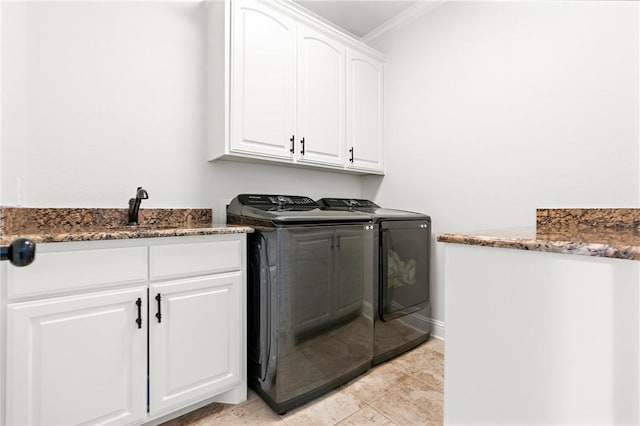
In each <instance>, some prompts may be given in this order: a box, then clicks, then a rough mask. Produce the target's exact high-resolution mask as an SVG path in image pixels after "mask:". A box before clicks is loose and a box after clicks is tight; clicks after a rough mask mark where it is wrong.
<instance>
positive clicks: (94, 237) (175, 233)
mask: <svg viewBox="0 0 640 426" xmlns="http://www.w3.org/2000/svg"><path fill="white" fill-rule="evenodd" d="M253 232H254V229H253V228H251V227H249V226H232V225H230V226H212V227H210V228H170V229H137V230H131V231H129V230H126V231H125V230H109V229H105V230H100V231H87V232H61V233H45V232H43V233H37V234H35V233H34V234H19V233H16V234H6V235H1V236H0V244H3V245H4V244H10V243H11V242H12V241H13V240H15V239H16V238H29V239H30V240H32V241H33V242H35V243H36V244H41V243H63V242H77V241H108V240H128V239H140V238H167V237H191V236H204V235H224V234H250V233H253Z"/></svg>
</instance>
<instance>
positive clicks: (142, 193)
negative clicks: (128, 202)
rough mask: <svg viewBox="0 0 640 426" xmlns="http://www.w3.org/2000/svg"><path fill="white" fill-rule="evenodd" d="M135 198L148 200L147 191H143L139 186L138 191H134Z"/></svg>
mask: <svg viewBox="0 0 640 426" xmlns="http://www.w3.org/2000/svg"><path fill="white" fill-rule="evenodd" d="M136 198H138V199H140V200H147V199H149V194H148V193H147V191H146V190H145V189H143V188H142V187H141V186H139V187H138V189H137V190H136Z"/></svg>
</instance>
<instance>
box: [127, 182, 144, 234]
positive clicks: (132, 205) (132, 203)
mask: <svg viewBox="0 0 640 426" xmlns="http://www.w3.org/2000/svg"><path fill="white" fill-rule="evenodd" d="M148 198H149V194H147V191H146V190H144V189H142V187H141V186H139V187H138V189H137V190H136V198H132V199H130V200H129V225H138V212H139V211H140V203H141V202H142V200H146V199H148Z"/></svg>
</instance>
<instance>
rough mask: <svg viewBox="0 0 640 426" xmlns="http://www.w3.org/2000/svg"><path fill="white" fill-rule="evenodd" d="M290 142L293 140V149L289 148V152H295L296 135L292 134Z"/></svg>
mask: <svg viewBox="0 0 640 426" xmlns="http://www.w3.org/2000/svg"><path fill="white" fill-rule="evenodd" d="M289 142H291V149H289V152H290V153H292V154H293V153H294V152H296V135H291V139H289Z"/></svg>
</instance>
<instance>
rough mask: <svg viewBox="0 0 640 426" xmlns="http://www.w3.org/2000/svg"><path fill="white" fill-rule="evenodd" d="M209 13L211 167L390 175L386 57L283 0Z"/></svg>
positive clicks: (244, 0)
mask: <svg viewBox="0 0 640 426" xmlns="http://www.w3.org/2000/svg"><path fill="white" fill-rule="evenodd" d="M207 7H208V22H207V28H208V35H207V50H208V54H207V63H208V72H207V76H208V77H207V84H208V89H207V90H208V95H207V99H208V116H207V123H208V135H207V137H208V139H209V157H208V158H209V160H215V159H218V158H226V159H236V160H243V159H244V160H253V161H275V162H279V163H282V164H289V165H297V166H310V167H323V168H326V169H331V170H337V171H343V172H350V173H359V174H369V173H373V174H382V173H384V170H383V168H382V164H383V163H382V115H381V114H382V111H383V106H382V81H383V80H382V73H383V61H384V56H383V55H382V54H380V53H378V52H376V51H375V50H373V49H371V48H370V47H368V46H366V45H364V44H363V43H361V42H360V41H358V40H355V39H353V38H352V37H351V36H348V35H346V34H344V33H342V32H340V31H338V30H336V29H335V28H333V27H331V26H329V25H327V24H326V23H324V22H321V21H319V20H318V19H316V18H314V17H313V16H312V15H310V14H308V13H307V12H306V11H304V9H302V8H300V7H299V6H297V5H295V4H294V3H292V2H289V1H286V0H270V1H261V0H226V1H224V2H220V1H209V2H208V3H207ZM348 52H350V53H348ZM369 91H371V93H369ZM369 102H373V103H374V104H369ZM352 120H357V122H355V123H352V122H351V121H352ZM352 148H353V149H352ZM351 152H354V158H353V161H350V160H351Z"/></svg>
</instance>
